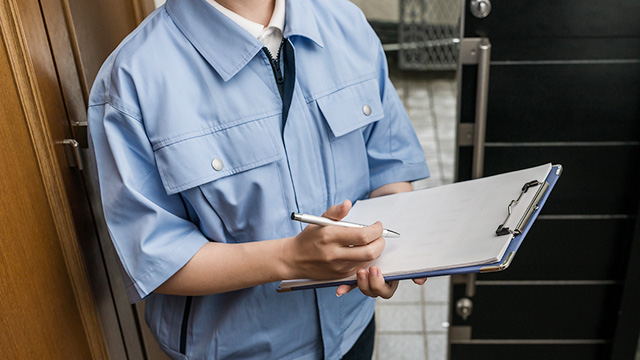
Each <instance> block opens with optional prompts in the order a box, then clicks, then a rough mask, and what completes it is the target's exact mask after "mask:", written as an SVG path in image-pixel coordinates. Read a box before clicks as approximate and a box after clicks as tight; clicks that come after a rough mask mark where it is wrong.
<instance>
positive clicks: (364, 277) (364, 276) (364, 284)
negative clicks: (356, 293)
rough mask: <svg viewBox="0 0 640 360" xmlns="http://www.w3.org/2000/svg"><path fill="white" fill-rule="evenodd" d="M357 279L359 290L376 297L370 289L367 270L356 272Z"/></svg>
mask: <svg viewBox="0 0 640 360" xmlns="http://www.w3.org/2000/svg"><path fill="white" fill-rule="evenodd" d="M356 279H357V281H358V288H359V289H360V291H361V292H362V293H363V294H365V295H367V296H371V297H375V295H373V293H372V292H371V288H370V287H369V272H368V271H367V270H366V269H360V270H358V272H356Z"/></svg>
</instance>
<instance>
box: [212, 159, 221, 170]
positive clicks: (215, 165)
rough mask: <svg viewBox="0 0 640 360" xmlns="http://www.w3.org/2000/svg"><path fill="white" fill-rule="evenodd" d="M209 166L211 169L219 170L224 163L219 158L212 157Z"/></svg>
mask: <svg viewBox="0 0 640 360" xmlns="http://www.w3.org/2000/svg"><path fill="white" fill-rule="evenodd" d="M211 166H212V167H213V170H215V171H220V170H222V168H223V167H224V164H223V163H222V160H220V159H213V161H212V162H211Z"/></svg>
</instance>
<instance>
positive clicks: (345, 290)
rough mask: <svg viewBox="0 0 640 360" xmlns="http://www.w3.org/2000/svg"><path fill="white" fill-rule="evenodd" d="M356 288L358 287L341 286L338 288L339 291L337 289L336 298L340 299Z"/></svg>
mask: <svg viewBox="0 0 640 360" xmlns="http://www.w3.org/2000/svg"><path fill="white" fill-rule="evenodd" d="M356 287H357V285H340V286H338V289H336V296H337V297H340V296H342V295H344V294H346V293H348V292H349V291H351V290H353V289H355V288H356Z"/></svg>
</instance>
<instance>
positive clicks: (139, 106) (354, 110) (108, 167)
mask: <svg viewBox="0 0 640 360" xmlns="http://www.w3.org/2000/svg"><path fill="white" fill-rule="evenodd" d="M284 36H285V38H288V39H289V40H290V41H291V43H292V44H293V47H294V49H295V59H296V82H295V89H294V94H293V99H292V102H291V108H290V111H289V116H288V119H287V121H286V123H284V124H283V121H282V118H281V113H282V100H281V97H280V94H279V92H278V87H277V85H276V81H275V78H274V75H273V71H272V69H271V65H270V63H269V60H268V58H267V56H266V54H265V53H264V52H263V51H261V48H262V46H263V45H262V44H261V43H260V42H259V41H258V40H257V39H255V38H254V37H252V36H251V35H250V34H249V33H248V32H246V31H245V30H243V29H241V28H240V27H239V26H238V25H237V24H235V23H234V22H232V21H231V20H229V19H228V18H227V17H226V16H224V15H222V14H221V13H219V12H218V11H217V10H215V9H214V8H213V7H212V6H210V5H209V4H207V3H206V2H205V0H168V1H167V3H166V4H165V5H164V6H162V7H161V8H159V9H158V10H157V11H155V12H154V13H153V14H151V15H150V16H149V17H148V18H147V19H146V20H145V21H144V22H143V24H141V25H140V26H139V27H138V28H137V29H136V30H135V31H134V32H133V33H132V34H130V35H129V36H128V37H127V38H126V39H125V40H124V41H123V43H122V44H121V45H120V46H119V47H118V48H117V49H116V50H115V51H114V52H113V54H112V55H111V56H110V57H109V58H108V59H107V61H106V62H105V64H104V65H103V67H102V69H101V70H100V73H99V74H98V76H97V79H96V81H95V84H94V87H93V89H92V92H91V97H90V104H89V130H90V140H91V146H92V149H93V154H94V156H95V161H96V164H97V176H98V179H99V183H100V193H101V197H102V202H103V207H104V214H105V219H106V222H107V224H108V228H109V232H110V235H111V237H112V239H113V243H114V245H115V248H116V250H117V253H118V255H119V257H120V260H121V263H122V269H123V271H124V277H125V283H126V286H127V291H128V294H129V297H130V299H131V301H132V302H136V301H139V300H140V299H143V298H146V299H147V302H146V311H147V313H146V319H147V322H148V324H149V326H150V328H151V330H152V331H153V333H154V334H155V336H156V338H157V339H158V342H159V343H160V345H161V346H162V347H163V349H164V350H165V351H166V352H167V353H168V354H170V355H171V356H172V357H174V358H181V359H185V358H193V359H205V358H211V359H226V358H229V359H245V358H259V359H263V358H264V359H267V358H268V359H318V358H323V357H324V358H327V359H338V358H340V357H341V356H342V355H343V354H345V353H346V352H347V351H348V350H349V349H350V348H351V347H352V346H353V344H354V342H355V341H356V339H357V338H358V336H359V335H360V333H361V332H362V330H363V329H364V327H365V326H366V325H367V324H368V322H369V321H370V320H371V317H372V314H373V311H374V300H373V299H370V298H367V297H365V296H363V295H362V294H361V293H360V291H357V290H355V291H352V292H350V293H348V294H346V295H344V296H342V297H340V298H338V297H336V295H335V290H336V289H335V288H325V289H318V290H305V291H293V292H289V293H277V292H276V288H277V287H278V283H270V284H265V285H261V286H256V287H253V288H248V289H244V290H239V291H233V292H229V293H224V294H218V295H209V296H195V297H185V296H171V295H162V294H155V293H153V291H154V289H156V288H157V287H158V286H159V285H161V284H162V283H164V282H165V281H166V280H167V279H168V278H170V277H171V276H172V275H173V274H175V273H176V272H177V271H178V270H179V269H180V268H181V267H182V266H184V264H185V263H187V261H189V259H190V258H191V257H192V256H193V255H194V254H195V253H196V252H197V251H198V250H199V249H200V247H202V246H203V244H205V243H207V242H208V241H217V242H225V243H239V242H247V241H260V240H266V239H277V238H283V237H288V236H294V235H296V234H298V233H299V232H300V231H301V230H302V229H303V227H304V225H303V224H301V223H299V222H295V221H291V220H290V218H289V216H290V214H291V212H293V211H295V212H301V213H309V214H316V215H320V214H322V213H323V212H324V211H325V210H326V209H327V208H328V207H329V206H331V205H335V204H339V203H341V202H342V201H344V200H345V199H351V200H352V201H356V200H358V199H363V198H366V197H367V196H368V195H369V193H370V192H371V190H373V189H376V188H378V187H380V186H382V185H385V184H388V183H392V182H398V181H412V180H415V179H419V178H424V177H427V176H428V169H427V166H426V163H425V158H424V154H423V151H422V148H421V146H420V145H419V143H418V140H417V138H416V135H415V133H414V130H413V128H412V126H411V123H410V121H409V119H408V117H407V115H406V113H405V111H404V109H403V107H402V105H401V102H400V100H399V98H398V96H397V94H396V92H395V90H394V89H393V86H392V85H391V83H390V81H389V79H388V74H387V67H386V61H385V56H384V53H383V51H382V49H381V46H380V42H379V40H378V38H377V37H376V35H375V33H374V32H373V31H372V30H371V28H370V27H369V25H368V24H367V22H366V19H365V18H364V16H363V15H362V13H361V12H360V11H359V10H358V9H357V8H356V7H355V6H354V5H353V4H351V3H350V2H348V1H345V0H338V1H321V0H288V1H287V7H286V24H285V29H284ZM372 220H375V219H372ZM182 352H185V353H186V355H185V354H182Z"/></svg>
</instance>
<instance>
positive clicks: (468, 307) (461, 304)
mask: <svg viewBox="0 0 640 360" xmlns="http://www.w3.org/2000/svg"><path fill="white" fill-rule="evenodd" d="M471 311H473V301H471V299H469V298H466V297H464V298H461V299H459V300H458V301H457V302H456V314H458V315H459V316H460V317H461V318H462V320H467V318H468V317H469V315H471Z"/></svg>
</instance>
